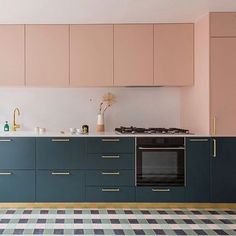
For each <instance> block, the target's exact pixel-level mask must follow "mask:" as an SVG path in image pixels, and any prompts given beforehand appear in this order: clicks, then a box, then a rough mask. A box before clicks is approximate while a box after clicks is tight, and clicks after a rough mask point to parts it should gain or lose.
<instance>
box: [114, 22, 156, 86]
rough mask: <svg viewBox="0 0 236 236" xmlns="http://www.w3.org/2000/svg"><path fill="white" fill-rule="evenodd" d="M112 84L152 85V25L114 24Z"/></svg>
mask: <svg viewBox="0 0 236 236" xmlns="http://www.w3.org/2000/svg"><path fill="white" fill-rule="evenodd" d="M114 85H116V86H142V85H153V25H151V24H136V25H135V24H134V25H114Z"/></svg>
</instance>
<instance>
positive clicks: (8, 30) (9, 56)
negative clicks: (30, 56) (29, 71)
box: [0, 25, 25, 86]
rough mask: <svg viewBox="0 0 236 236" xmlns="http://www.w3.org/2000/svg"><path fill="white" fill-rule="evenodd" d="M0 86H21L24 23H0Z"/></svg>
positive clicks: (22, 82) (23, 81)
mask: <svg viewBox="0 0 236 236" xmlns="http://www.w3.org/2000/svg"><path fill="white" fill-rule="evenodd" d="M0 52H1V53H0V86H23V85H24V84H25V79H24V25H0Z"/></svg>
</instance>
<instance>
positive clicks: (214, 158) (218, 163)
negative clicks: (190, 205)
mask: <svg viewBox="0 0 236 236" xmlns="http://www.w3.org/2000/svg"><path fill="white" fill-rule="evenodd" d="M235 150H236V138H234V137H222V138H221V137H220V138H212V155H211V201H212V202H216V203H217V202H219V203H222V202H223V203H236V151H235Z"/></svg>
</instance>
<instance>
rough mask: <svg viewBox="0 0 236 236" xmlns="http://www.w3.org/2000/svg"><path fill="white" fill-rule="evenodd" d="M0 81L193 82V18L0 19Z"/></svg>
mask: <svg viewBox="0 0 236 236" xmlns="http://www.w3.org/2000/svg"><path fill="white" fill-rule="evenodd" d="M0 49H1V52H2V53H1V55H0V62H1V63H0V86H35V87H86V86H92V87H98V86H189V85H192V84H193V24H154V25H153V24H126V25H0Z"/></svg>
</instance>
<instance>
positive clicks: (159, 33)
mask: <svg viewBox="0 0 236 236" xmlns="http://www.w3.org/2000/svg"><path fill="white" fill-rule="evenodd" d="M154 83H155V84H156V85H161V86H189V85H193V24H155V25H154Z"/></svg>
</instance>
